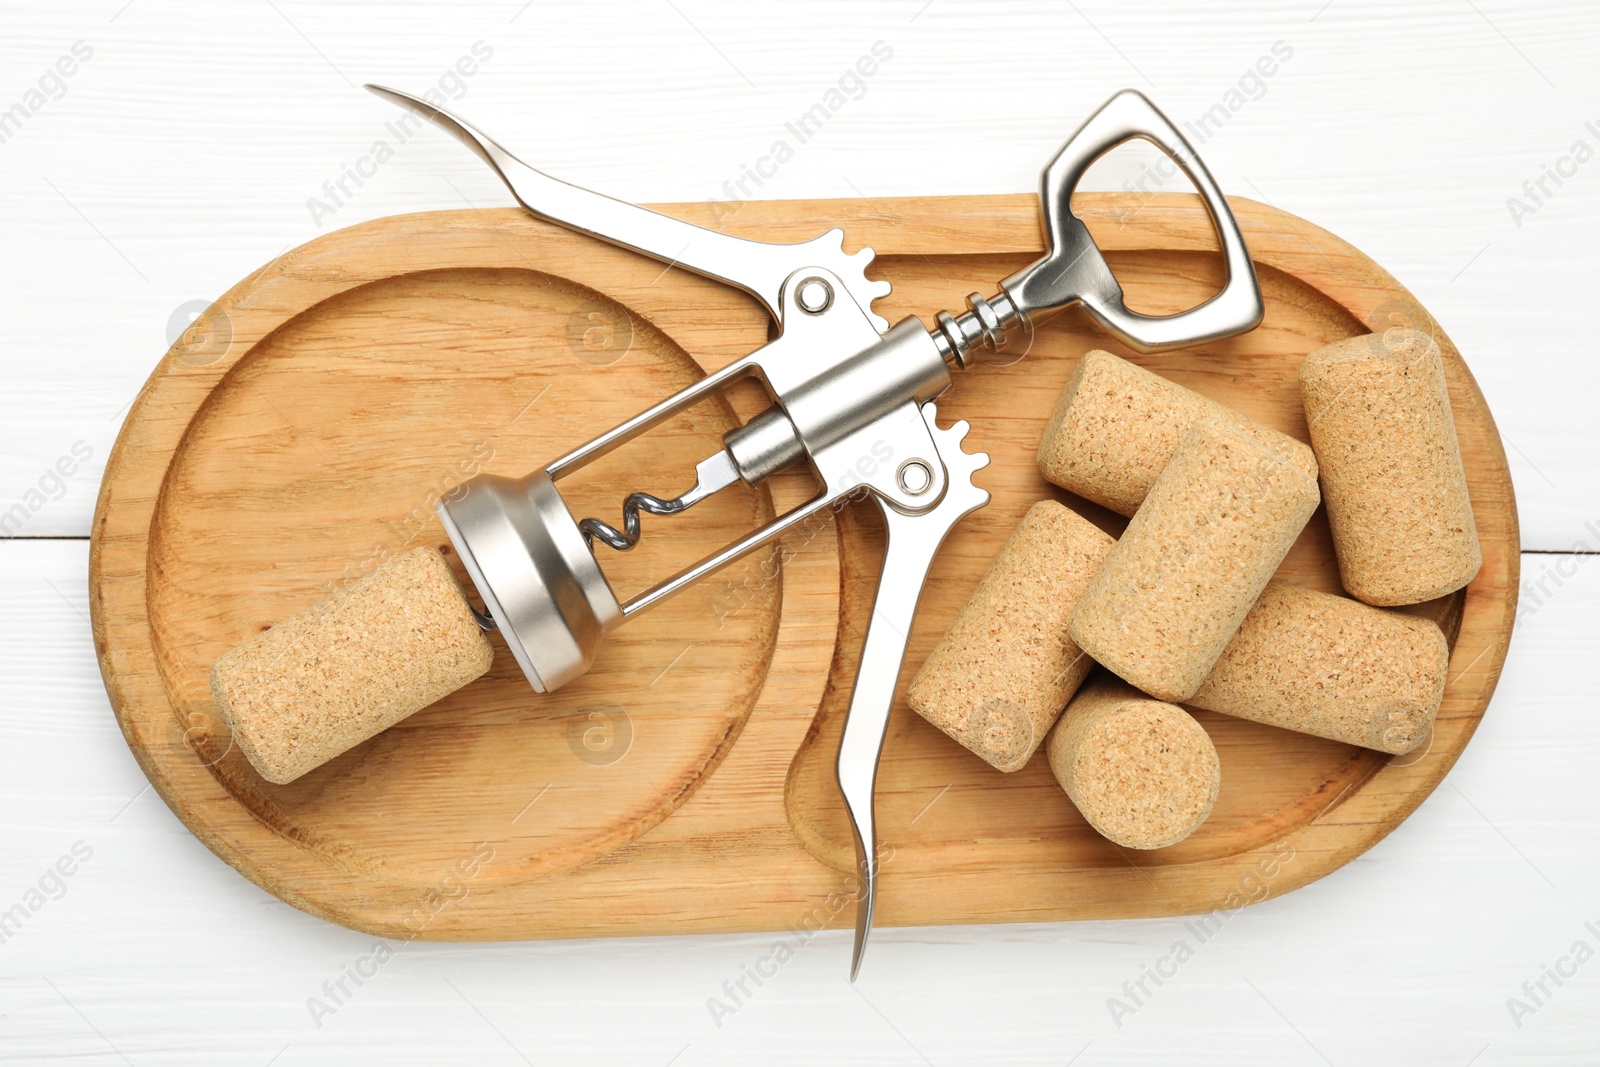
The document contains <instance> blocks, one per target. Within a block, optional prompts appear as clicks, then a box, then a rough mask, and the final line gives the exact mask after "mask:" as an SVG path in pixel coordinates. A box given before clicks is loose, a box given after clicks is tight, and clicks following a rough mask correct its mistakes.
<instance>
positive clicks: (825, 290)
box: [794, 278, 833, 315]
mask: <svg viewBox="0 0 1600 1067" xmlns="http://www.w3.org/2000/svg"><path fill="white" fill-rule="evenodd" d="M794 302H795V303H796V304H799V305H800V310H801V311H804V312H805V313H806V314H808V315H820V314H822V313H823V312H824V311H827V310H828V308H829V307H831V306H832V305H833V286H831V285H829V284H828V283H827V282H825V281H823V280H822V279H821V278H807V279H806V280H805V281H803V282H801V283H800V286H799V288H797V289H796V290H795V293H794Z"/></svg>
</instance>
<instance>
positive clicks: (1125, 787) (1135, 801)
mask: <svg viewBox="0 0 1600 1067" xmlns="http://www.w3.org/2000/svg"><path fill="white" fill-rule="evenodd" d="M1045 755H1046V758H1047V759H1049V761H1050V770H1051V771H1052V772H1053V773H1054V774H1055V776H1056V781H1057V782H1058V783H1060V785H1061V788H1062V789H1063V790H1065V791H1066V794H1067V796H1069V797H1071V798H1072V803H1073V804H1075V805H1077V808H1078V810H1079V811H1080V812H1082V813H1083V817H1084V818H1085V819H1087V820H1088V821H1089V825H1090V826H1093V827H1094V828H1095V829H1096V830H1097V831H1099V832H1100V834H1102V835H1103V836H1105V837H1107V838H1109V839H1110V840H1111V841H1113V842H1115V843H1116V844H1119V845H1121V846H1123V847H1124V848H1138V849H1151V848H1166V847H1167V846H1168V845H1175V844H1177V843H1178V842H1179V841H1182V840H1183V839H1184V838H1186V837H1188V836H1189V835H1190V834H1192V833H1194V831H1195V830H1197V829H1198V828H1199V827H1200V824H1201V823H1203V822H1205V821H1206V818H1207V817H1208V816H1209V815H1210V814H1211V809H1212V807H1214V806H1215V805H1216V802H1217V792H1218V790H1219V789H1220V788H1221V784H1222V764H1221V762H1220V761H1219V760H1218V759H1217V750H1216V746H1215V745H1213V744H1212V743H1211V737H1210V735H1209V734H1207V733H1206V731H1205V728H1204V727H1203V726H1201V725H1200V724H1199V723H1198V722H1196V721H1195V720H1194V718H1193V717H1192V716H1190V715H1189V713H1188V712H1186V711H1184V710H1183V709H1182V708H1180V707H1178V706H1176V705H1174V704H1168V703H1165V702H1163V701H1160V700H1152V699H1150V698H1149V697H1148V696H1146V695H1145V694H1143V693H1141V692H1139V691H1138V690H1136V689H1134V688H1133V687H1132V686H1130V685H1128V684H1127V683H1126V682H1122V681H1119V680H1118V679H1116V678H1112V677H1110V676H1101V677H1099V678H1096V679H1095V680H1093V681H1091V682H1090V683H1089V684H1088V685H1086V686H1084V687H1083V689H1082V690H1081V691H1080V692H1079V693H1078V695H1077V696H1076V697H1074V698H1073V700H1072V703H1071V704H1069V705H1067V710H1066V713H1065V714H1063V715H1062V716H1061V719H1060V721H1059V722H1057V723H1056V726H1055V729H1053V730H1052V731H1051V732H1050V738H1049V740H1048V742H1046V747H1045Z"/></svg>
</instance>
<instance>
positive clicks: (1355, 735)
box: [1189, 581, 1450, 755]
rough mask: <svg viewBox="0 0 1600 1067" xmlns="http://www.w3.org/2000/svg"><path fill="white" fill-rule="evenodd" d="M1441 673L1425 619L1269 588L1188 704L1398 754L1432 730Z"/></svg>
mask: <svg viewBox="0 0 1600 1067" xmlns="http://www.w3.org/2000/svg"><path fill="white" fill-rule="evenodd" d="M1449 667H1450V646H1449V644H1448V643H1446V641H1445V638H1444V634H1443V633H1441V632H1440V630H1439V627H1438V626H1436V625H1434V624H1433V623H1432V622H1430V621H1429V620H1427V619H1419V618H1417V617H1415V616H1412V615H1406V614H1402V613H1400V612H1394V611H1385V610H1384V609H1383V608H1375V607H1372V606H1370V605H1367V604H1363V603H1361V602H1360V601H1357V600H1350V599H1349V598H1347V597H1342V596H1333V595H1331V594H1328V593H1319V592H1316V591H1314V590H1311V589H1302V588H1300V587H1299V586H1294V585H1289V584H1287V583H1284V582H1276V581H1275V582H1270V583H1268V585H1267V588H1266V589H1265V590H1263V591H1262V593H1261V597H1260V599H1258V600H1257V601H1256V606H1255V607H1253V608H1251V609H1250V614H1248V615H1246V616H1245V619H1244V623H1243V624H1242V625H1241V626H1240V627H1239V632H1238V633H1237V634H1235V635H1234V638H1233V640H1232V641H1230V642H1228V647H1227V648H1226V649H1224V650H1223V653H1222V658H1221V659H1219V660H1217V665H1216V666H1215V667H1213V668H1212V669H1211V673H1210V674H1208V675H1207V676H1206V680H1205V681H1204V682H1202V683H1200V688H1199V689H1197V690H1196V691H1195V694H1194V695H1193V696H1192V697H1190V698H1189V703H1190V704H1193V705H1194V706H1195V707H1198V708H1206V709H1207V710H1209V711H1220V712H1222V713H1223V714H1225V715H1233V716H1236V717H1238V718H1241V719H1251V720H1254V721H1255V722H1264V723H1267V724H1268V725H1271V726H1281V727H1283V728H1284V729H1286V730H1296V731H1299V732H1300V733H1305V734H1314V735H1316V736H1317V737H1327V738H1331V739H1332V740H1335V741H1344V742H1347V743H1348V744H1352V745H1360V746H1361V747H1362V748H1372V749H1377V750H1378V751H1380V752H1389V753H1393V754H1396V755H1398V754H1401V753H1405V752H1410V751H1411V750H1412V749H1414V748H1416V747H1417V746H1418V745H1420V744H1421V743H1422V742H1423V740H1424V739H1426V738H1427V736H1428V732H1429V731H1430V730H1432V729H1433V720H1434V716H1435V715H1437V714H1438V711H1439V704H1440V702H1441V701H1443V699H1444V683H1445V674H1446V672H1447V671H1448V670H1449Z"/></svg>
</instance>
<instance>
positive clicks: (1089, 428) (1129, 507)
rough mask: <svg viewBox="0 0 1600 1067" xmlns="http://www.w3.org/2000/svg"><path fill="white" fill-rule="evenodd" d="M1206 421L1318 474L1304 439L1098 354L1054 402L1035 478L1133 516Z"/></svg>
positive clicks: (1093, 353)
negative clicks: (1189, 435) (1213, 421)
mask: <svg viewBox="0 0 1600 1067" xmlns="http://www.w3.org/2000/svg"><path fill="white" fill-rule="evenodd" d="M1206 418H1212V419H1221V420H1223V421H1224V422H1226V423H1227V424H1228V425H1230V426H1232V427H1234V428H1235V429H1237V430H1238V431H1239V432H1241V433H1244V434H1247V435H1248V436H1250V437H1252V438H1254V439H1256V440H1257V441H1259V442H1260V443H1261V444H1263V445H1265V446H1266V447H1268V448H1271V449H1272V450H1274V451H1276V452H1280V453H1282V454H1284V455H1285V456H1287V457H1288V458H1289V460H1290V461H1291V462H1293V463H1294V464H1296V465H1297V466H1299V467H1300V468H1301V469H1302V470H1304V471H1305V472H1306V473H1307V474H1309V475H1310V476H1311V477H1313V478H1315V477H1316V476H1317V460H1316V458H1315V457H1314V456H1313V455H1312V454H1311V449H1310V448H1309V447H1307V446H1306V444H1305V443H1304V442H1302V441H1296V440H1295V439H1294V438H1292V437H1290V436H1289V435H1288V434H1284V433H1279V432H1278V431H1277V430H1273V429H1270V428H1268V427H1266V426H1263V425H1261V424H1260V423H1258V422H1256V421H1254V420H1253V419H1249V418H1247V417H1245V416H1244V415H1241V414H1239V413H1238V412H1237V411H1234V410H1233V409H1231V408H1226V407H1223V406H1222V405H1221V404H1219V403H1217V402H1216V401H1215V400H1211V399H1209V398H1208V397H1203V396H1201V395H1200V394H1199V393H1196V392H1194V391H1193V390H1190V389H1185V388H1184V387H1183V386H1181V385H1179V384H1178V383H1177V382H1173V381H1168V380H1167V379H1166V378H1163V377H1161V376H1160V375H1159V374H1153V373H1151V372H1150V371H1147V370H1145V369H1144V368H1143V367H1140V366H1138V365H1136V364H1133V363H1129V362H1128V361H1127V360H1125V359H1118V358H1117V357H1116V356H1113V355H1112V354H1111V353H1110V352H1102V351H1100V350H1098V349H1096V350H1094V351H1091V352H1086V353H1085V354H1084V356H1083V358H1082V359H1081V360H1079V361H1078V369H1077V371H1076V372H1075V373H1074V374H1073V376H1072V380H1071V381H1069V382H1067V385H1066V388H1065V389H1063V390H1062V392H1061V396H1060V398H1059V399H1058V400H1057V401H1056V406H1055V409H1054V411H1053V412H1052V413H1051V415H1050V421H1049V423H1048V424H1047V425H1046V427H1045V432H1044V440H1043V441H1041V442H1040V444H1039V473H1040V474H1042V475H1044V477H1045V478H1046V479H1047V480H1048V481H1051V482H1054V483H1055V484H1056V485H1059V486H1061V488H1063V489H1067V490H1070V491H1071V492H1074V493H1077V494H1078V495H1079V496H1081V497H1083V498H1084V499H1086V500H1092V501H1094V502H1095V503H1096V504H1100V505H1102V506H1103V507H1107V508H1110V509H1111V510H1112V511H1115V512H1117V513H1118V514H1119V515H1132V514H1133V513H1134V512H1135V511H1137V510H1138V509H1139V505H1140V503H1142V502H1143V501H1144V498H1145V495H1146V494H1147V493H1149V491H1150V487H1151V486H1152V485H1154V484H1155V480H1156V477H1157V475H1159V474H1160V473H1161V471H1162V470H1163V468H1165V467H1166V465H1167V462H1168V461H1169V460H1171V459H1172V455H1173V453H1174V452H1176V451H1177V450H1178V443H1179V442H1180V441H1182V440H1183V435H1184V434H1186V433H1188V432H1189V428H1190V427H1191V426H1193V425H1194V424H1195V423H1197V422H1199V421H1200V420H1201V419H1206Z"/></svg>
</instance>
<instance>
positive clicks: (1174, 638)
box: [1069, 419, 1317, 701]
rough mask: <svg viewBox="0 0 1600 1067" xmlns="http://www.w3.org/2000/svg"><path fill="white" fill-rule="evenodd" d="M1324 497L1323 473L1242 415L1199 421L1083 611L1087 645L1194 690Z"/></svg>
mask: <svg viewBox="0 0 1600 1067" xmlns="http://www.w3.org/2000/svg"><path fill="white" fill-rule="evenodd" d="M1316 507H1317V481H1316V479H1315V478H1313V477H1312V476H1311V475H1310V474H1308V473H1307V472H1306V471H1305V470H1304V468H1302V467H1301V466H1300V465H1299V464H1297V463H1295V462H1293V461H1292V460H1290V459H1288V458H1287V457H1285V456H1284V454H1283V453H1281V452H1277V451H1275V450H1273V449H1271V448H1268V447H1267V446H1266V445H1264V444H1262V443H1261V441H1260V439H1259V438H1258V437H1257V436H1255V435H1253V434H1249V433H1246V432H1243V431H1241V430H1240V429H1239V428H1238V427H1236V426H1234V425H1233V424H1232V423H1231V422H1227V421H1224V420H1221V419H1202V420H1201V421H1200V422H1197V423H1195V424H1194V425H1193V426H1192V427H1190V429H1189V432H1188V433H1187V434H1185V435H1184V438H1183V442H1182V443H1181V444H1180V445H1179V446H1178V450H1177V452H1176V453H1175V454H1174V455H1173V457H1172V461H1171V462H1170V463H1168V464H1167V467H1166V469H1165V470H1163V471H1162V472H1161V476H1160V477H1159V478H1157V479H1156V482H1155V484H1154V485H1153V486H1151V488H1150V493H1149V495H1148V496H1147V497H1146V498H1145V502H1144V504H1143V505H1142V506H1141V507H1140V508H1139V510H1138V512H1136V513H1135V514H1134V516H1133V518H1132V519H1131V520H1130V521H1129V522H1128V529H1127V531H1126V532H1125V533H1123V535H1122V539H1121V540H1120V541H1118V542H1117V544H1116V547H1115V548H1113V549H1112V550H1111V554H1110V555H1109V556H1107V557H1106V562H1105V565H1104V566H1102V567H1101V568H1100V570H1099V572H1098V573H1096V574H1095V576H1094V579H1093V580H1092V581H1091V582H1090V583H1089V588H1088V589H1087V590H1086V591H1085V592H1084V594H1083V597H1082V599H1080V600H1079V601H1078V607H1077V609H1076V610H1075V611H1074V612H1073V613H1072V621H1071V622H1070V624H1069V629H1070V632H1071V634H1072V639H1073V640H1074V641H1076V642H1077V643H1078V647H1080V648H1082V649H1083V650H1084V651H1085V652H1087V653H1089V655H1090V656H1092V657H1093V658H1094V659H1096V660H1098V661H1099V662H1100V663H1102V664H1104V665H1105V666H1106V667H1108V668H1110V669H1111V670H1112V671H1114V672H1115V673H1116V674H1118V675H1120V676H1121V677H1122V678H1123V679H1124V680H1125V681H1127V682H1130V683H1132V684H1133V685H1135V686H1137V687H1138V688H1139V689H1142V690H1144V691H1145V692H1146V693H1149V694H1150V695H1151V696H1154V697H1156V698H1158V699H1161V700H1173V701H1182V700H1187V699H1189V697H1190V696H1191V695H1192V694H1193V693H1194V691H1195V690H1196V689H1198V688H1199V687H1200V683H1201V682H1202V681H1203V680H1204V679H1205V676H1206V675H1207V674H1209V673H1210V672H1211V667H1212V665H1213V664H1214V663H1216V661H1217V657H1219V656H1221V655H1222V650H1223V649H1224V648H1225V647H1227V644H1228V642H1229V641H1231V640H1232V639H1233V635H1234V634H1235V633H1236V632H1238V629H1239V624H1240V623H1241V622H1243V621H1244V617H1245V615H1246V614H1247V613H1248V612H1249V611H1250V608H1251V606H1252V605H1254V604H1255V602H1256V597H1258V596H1260V595H1261V590H1262V589H1263V588H1264V587H1265V586H1266V584H1267V582H1268V581H1269V580H1270V579H1271V578H1272V573H1273V571H1275V570H1277V568H1278V564H1279V563H1281V562H1283V557H1284V556H1285V555H1286V554H1287V553H1288V551H1289V548H1290V546H1291V545H1293V544H1294V540H1295V538H1296V537H1297V536H1298V535H1299V533H1300V531H1301V529H1302V528H1304V526H1305V524H1306V520H1307V519H1309V518H1311V513H1312V512H1313V511H1315V510H1316Z"/></svg>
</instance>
